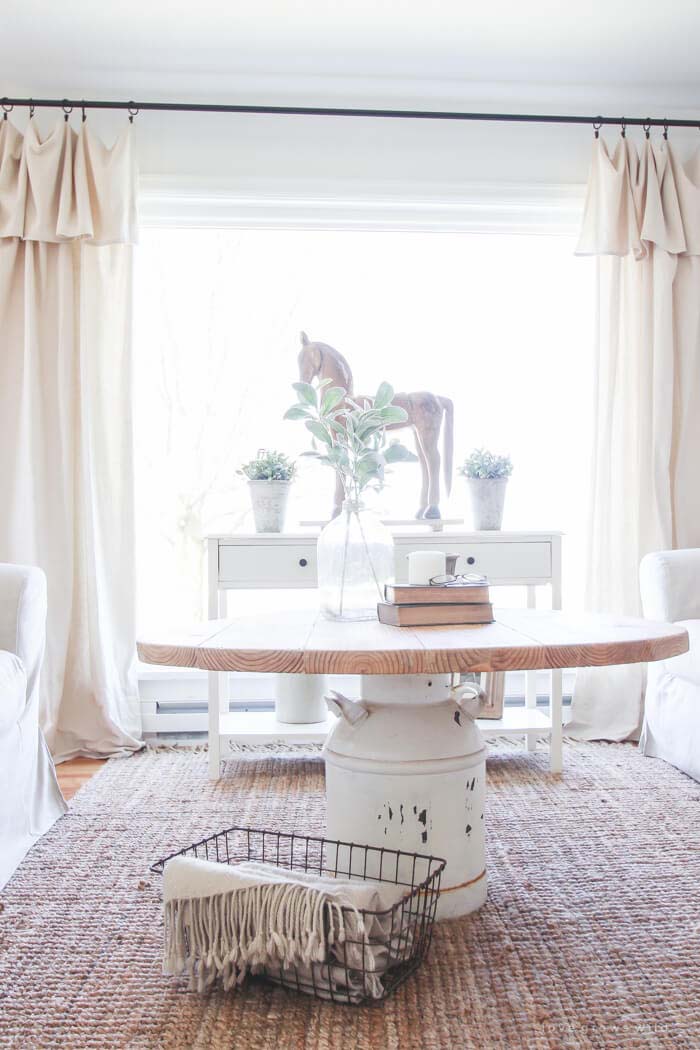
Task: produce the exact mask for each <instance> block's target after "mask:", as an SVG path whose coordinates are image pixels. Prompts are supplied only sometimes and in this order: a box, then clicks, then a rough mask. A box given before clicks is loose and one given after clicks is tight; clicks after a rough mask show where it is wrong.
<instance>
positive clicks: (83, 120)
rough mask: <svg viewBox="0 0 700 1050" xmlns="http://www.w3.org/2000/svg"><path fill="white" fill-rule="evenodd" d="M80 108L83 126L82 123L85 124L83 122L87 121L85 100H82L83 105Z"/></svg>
mask: <svg viewBox="0 0 700 1050" xmlns="http://www.w3.org/2000/svg"><path fill="white" fill-rule="evenodd" d="M80 108H81V110H82V111H83V119H82V122H83V124H84V123H85V121H86V120H87V113H86V112H85V99H83V104H82V106H81V107H80Z"/></svg>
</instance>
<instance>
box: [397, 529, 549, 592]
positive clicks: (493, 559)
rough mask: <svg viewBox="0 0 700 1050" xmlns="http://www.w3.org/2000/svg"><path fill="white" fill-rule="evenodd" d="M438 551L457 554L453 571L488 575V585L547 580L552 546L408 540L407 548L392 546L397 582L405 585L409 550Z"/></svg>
mask: <svg viewBox="0 0 700 1050" xmlns="http://www.w3.org/2000/svg"><path fill="white" fill-rule="evenodd" d="M421 547H424V548H425V549H426V550H429V549H431V548H432V549H438V550H441V549H442V550H445V551H449V552H450V553H452V554H459V555H460V559H459V561H458V563H457V572H480V573H483V574H484V575H485V576H488V578H489V580H490V581H491V583H497V582H498V581H499V580H508V581H515V580H523V579H539V580H549V579H550V578H551V576H552V547H551V544H549V543H546V542H542V543H537V542H531V543H530V542H527V543H524V542H523V543H518V542H516V541H513V542H510V543H508V542H506V543H504V542H503V541H502V540H499V541H497V542H489V541H488V540H486V541H485V542H482V541H481V540H479V541H478V542H477V541H468V540H463V541H460V540H457V541H454V540H450V539H448V540H446V541H445V540H444V539H442V538H440V539H439V540H437V542H435V541H433V542H432V543H424V544H417V543H416V542H415V540H414V541H412V543H411V545H410V546H409V545H405V546H404V545H403V544H402V545H400V546H399V545H398V544H397V547H396V553H397V566H396V578H397V581H398V582H400V583H402V582H405V581H406V579H407V577H408V562H407V559H406V554H407V553H409V551H411V550H420V549H421Z"/></svg>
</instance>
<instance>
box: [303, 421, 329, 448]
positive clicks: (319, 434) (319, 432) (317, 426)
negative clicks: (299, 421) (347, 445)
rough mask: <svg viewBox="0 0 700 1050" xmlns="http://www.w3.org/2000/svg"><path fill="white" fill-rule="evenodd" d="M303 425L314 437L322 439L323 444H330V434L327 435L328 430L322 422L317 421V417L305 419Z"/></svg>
mask: <svg viewBox="0 0 700 1050" xmlns="http://www.w3.org/2000/svg"><path fill="white" fill-rule="evenodd" d="M304 426H305V427H306V429H307V430H310V431H311V433H312V434H313V436H314V437H315V438H318V440H319V441H322V442H323V443H324V445H332V444H333V442H332V441H331V438H330V435H329V433H328V431H327V430H326V428H325V427H324V425H323V423H319V421H318V420H317V419H307V420H306V423H305V424H304Z"/></svg>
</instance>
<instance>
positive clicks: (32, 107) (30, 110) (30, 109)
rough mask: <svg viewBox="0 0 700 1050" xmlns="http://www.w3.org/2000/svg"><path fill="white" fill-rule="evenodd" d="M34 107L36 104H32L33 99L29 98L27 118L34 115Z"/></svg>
mask: <svg viewBox="0 0 700 1050" xmlns="http://www.w3.org/2000/svg"><path fill="white" fill-rule="evenodd" d="M35 109H36V106H35V105H34V100H33V99H31V98H30V99H29V119H30V120H31V119H32V117H33V116H34V110H35Z"/></svg>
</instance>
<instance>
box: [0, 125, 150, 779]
mask: <svg viewBox="0 0 700 1050" xmlns="http://www.w3.org/2000/svg"><path fill="white" fill-rule="evenodd" d="M135 201H136V179H135V172H134V165H133V161H132V145H131V128H130V127H127V128H125V130H124V133H123V134H122V135H121V137H120V138H119V139H118V141H117V142H116V143H115V145H114V147H113V148H112V149H111V150H110V149H107V148H106V147H105V146H104V145H103V144H102V143H101V142H100V141H99V139H98V138H96V137H95V136H94V135H93V134H92V132H91V131H90V129H89V126H88V124H87V123H83V124H82V125H81V127H80V131H79V132H78V133H76V132H75V131H74V130H73V129H72V128H71V127H70V125H69V124H68V123H67V122H65V121H63V120H61V121H60V123H59V124H57V125H56V127H55V128H54V130H53V131H52V132H51V133H50V135H49V136H48V137H47V138H46V139H44V140H43V141H42V140H41V139H40V137H39V134H38V132H37V130H36V126H35V121H34V120H31V121H30V122H29V124H28V127H27V130H26V133H25V134H24V135H22V134H21V133H20V132H19V131H18V130H17V128H16V127H15V126H14V125H13V123H12V122H11V121H9V120H4V121H2V122H1V123H0V494H1V496H2V501H3V509H2V513H0V561H4V562H20V563H26V564H32V565H39V566H41V568H43V569H44V571H45V572H46V575H47V577H48V608H49V614H48V634H47V650H46V658H45V663H44V667H43V670H42V676H41V720H42V725H43V728H44V732H45V735H46V738H47V741H48V743H49V746H50V748H51V750H52V751H53V753H54V755H55V757H56V758H57V760H59V761H60V760H62V759H66V758H69V757H71V756H74V755H106V754H117V753H119V752H122V751H126V750H130V749H134V748H137V747H138V746H139V743H140V741H139V736H140V721H139V709H138V703H137V685H136V680H135V675H134V633H135V627H134V593H135V586H134V582H135V581H134V526H133V456H132V442H131V417H130V413H131V389H130V384H131V366H130V350H131V348H130V343H131V332H130V328H131V266H132V259H131V255H132V248H131V245H132V243H133V242H134V240H135V235H136V208H135Z"/></svg>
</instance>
